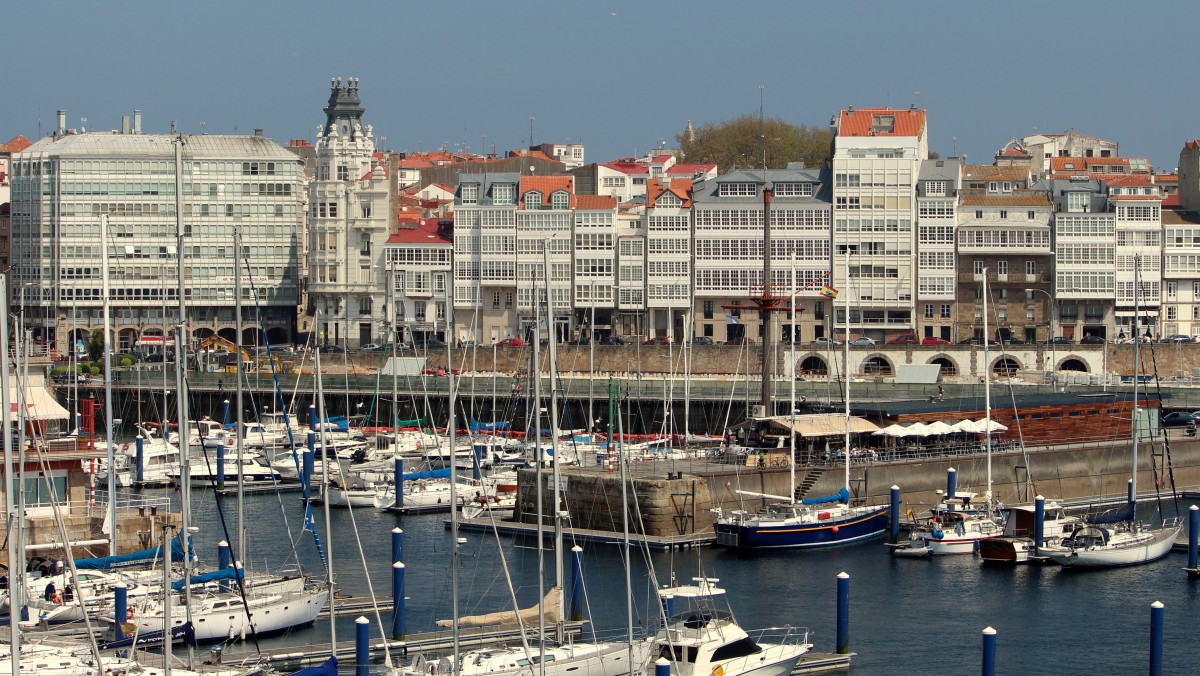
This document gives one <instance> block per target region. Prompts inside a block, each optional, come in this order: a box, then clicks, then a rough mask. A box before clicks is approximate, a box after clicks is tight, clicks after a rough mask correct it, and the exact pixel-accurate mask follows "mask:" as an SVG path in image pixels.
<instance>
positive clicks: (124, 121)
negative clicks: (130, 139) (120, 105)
mask: <svg viewBox="0 0 1200 676" xmlns="http://www.w3.org/2000/svg"><path fill="white" fill-rule="evenodd" d="M121 133H122V134H128V133H129V116H128V115H122V116H121Z"/></svg>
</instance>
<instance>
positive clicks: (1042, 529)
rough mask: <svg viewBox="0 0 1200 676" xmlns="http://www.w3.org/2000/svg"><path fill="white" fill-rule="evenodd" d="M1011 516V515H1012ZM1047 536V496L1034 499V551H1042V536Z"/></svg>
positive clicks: (1036, 553) (1037, 552)
mask: <svg viewBox="0 0 1200 676" xmlns="http://www.w3.org/2000/svg"><path fill="white" fill-rule="evenodd" d="M1010 518H1011V517H1010ZM1045 536H1046V498H1044V497H1042V496H1040V495H1039V496H1037V497H1036V498H1034V499H1033V553H1034V554H1035V555H1040V554H1041V553H1042V538H1044V537H1045Z"/></svg>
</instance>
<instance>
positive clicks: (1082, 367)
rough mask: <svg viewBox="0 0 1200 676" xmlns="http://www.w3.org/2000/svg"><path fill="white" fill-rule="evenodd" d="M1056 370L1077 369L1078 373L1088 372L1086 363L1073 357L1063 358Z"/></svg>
mask: <svg viewBox="0 0 1200 676" xmlns="http://www.w3.org/2000/svg"><path fill="white" fill-rule="evenodd" d="M1058 370H1059V371H1078V372H1080V373H1088V367H1087V364H1085V363H1084V361H1083V360H1082V359H1076V358H1074V357H1070V358H1067V359H1064V360H1063V361H1062V364H1059V366H1058Z"/></svg>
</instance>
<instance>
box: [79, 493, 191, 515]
mask: <svg viewBox="0 0 1200 676" xmlns="http://www.w3.org/2000/svg"><path fill="white" fill-rule="evenodd" d="M70 504H71V505H72V507H74V506H75V505H79V506H80V507H82V508H88V507H94V506H96V505H105V506H107V505H108V491H106V490H97V491H96V493H95V500H94V501H84V502H81V503H70ZM117 509H137V510H149V511H151V513H154V512H161V513H166V512H168V511H170V509H171V498H163V497H150V496H142V495H119V494H118V495H117Z"/></svg>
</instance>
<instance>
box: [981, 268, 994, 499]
mask: <svg viewBox="0 0 1200 676" xmlns="http://www.w3.org/2000/svg"><path fill="white" fill-rule="evenodd" d="M989 336H990V334H989V333H988V269H987V268H984V269H983V443H984V448H986V449H987V492H986V493H984V496H983V497H984V501H985V506H986V507H987V510H988V513H989V514H990V513H991V511H992V359H991V355H990V352H989V350H988V343H989V342H991V341H990V340H989Z"/></svg>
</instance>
